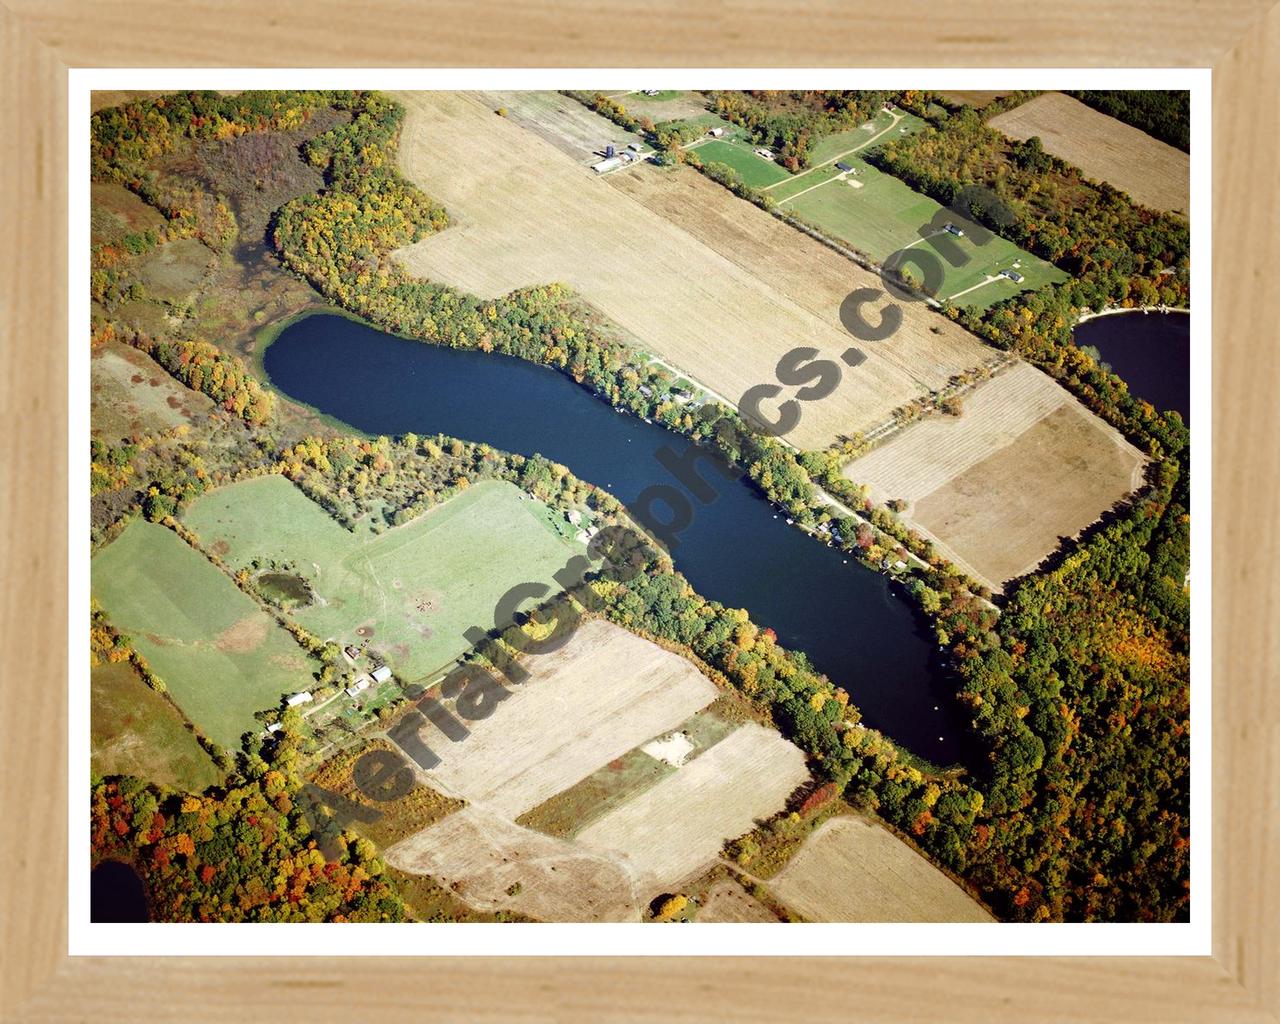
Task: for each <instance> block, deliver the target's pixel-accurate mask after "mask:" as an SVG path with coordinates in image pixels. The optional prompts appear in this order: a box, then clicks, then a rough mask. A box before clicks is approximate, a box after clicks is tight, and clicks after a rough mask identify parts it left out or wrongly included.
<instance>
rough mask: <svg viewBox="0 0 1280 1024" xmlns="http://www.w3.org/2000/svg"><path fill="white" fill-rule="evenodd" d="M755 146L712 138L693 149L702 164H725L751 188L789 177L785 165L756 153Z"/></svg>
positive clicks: (732, 140)
mask: <svg viewBox="0 0 1280 1024" xmlns="http://www.w3.org/2000/svg"><path fill="white" fill-rule="evenodd" d="M755 150H756V147H755V146H752V145H751V144H750V143H749V142H743V141H739V140H737V139H729V140H725V139H712V140H711V141H710V142H703V143H701V144H700V145H698V146H697V147H696V148H694V149H693V152H695V153H697V154H698V159H699V160H701V161H702V162H703V163H704V164H711V163H717V164H725V165H726V166H728V167H730V168H732V169H733V170H734V171H736V172H737V173H738V176H739V177H740V178H741V179H742V180H743V181H744V182H746V183H747V184H748V185H750V186H751V187H752V188H766V187H768V186H769V185H776V184H777V183H778V182H780V181H785V180H786V179H787V178H789V177H791V175H790V173H789V172H788V171H787V169H786V168H785V167H783V166H782V165H781V164H779V163H777V162H776V161H774V160H766V159H765V158H764V157H762V156H759V155H757V154H756V151H755Z"/></svg>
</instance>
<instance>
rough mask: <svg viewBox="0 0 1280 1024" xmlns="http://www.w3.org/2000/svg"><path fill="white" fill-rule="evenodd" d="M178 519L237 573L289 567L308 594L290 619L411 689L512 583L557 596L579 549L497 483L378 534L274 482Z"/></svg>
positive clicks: (485, 618) (532, 505) (457, 649)
mask: <svg viewBox="0 0 1280 1024" xmlns="http://www.w3.org/2000/svg"><path fill="white" fill-rule="evenodd" d="M185 519H186V523H187V525H188V526H189V527H190V528H191V529H193V530H194V531H195V532H196V533H197V534H198V535H199V536H200V538H201V540H202V542H203V543H204V544H205V545H207V546H209V547H211V548H212V549H213V550H215V551H218V552H219V553H220V554H222V555H223V557H225V558H226V560H227V562H228V563H229V564H230V565H232V566H233V567H235V568H237V569H238V568H241V567H244V566H247V565H249V564H250V563H251V562H252V561H253V560H254V559H255V558H264V559H273V560H275V561H276V562H277V563H278V564H285V563H291V564H292V566H293V568H294V570H295V571H296V572H298V573H299V574H300V575H301V576H303V577H304V578H305V579H306V580H307V582H308V584H309V585H310V587H311V589H312V591H313V593H314V594H315V600H314V601H313V603H312V604H311V605H310V606H308V607H306V608H300V609H297V610H296V611H294V612H293V613H292V614H293V618H294V619H296V620H297V621H298V622H299V623H301V624H302V625H304V626H306V627H307V629H309V630H311V631H312V632H313V633H316V634H317V635H319V636H321V637H323V638H325V639H329V638H333V639H335V640H338V641H340V642H341V643H342V644H344V645H346V644H349V643H355V644H361V643H363V642H365V641H368V644H369V647H370V648H372V649H373V650H375V651H376V652H378V653H379V654H381V655H382V656H383V657H385V658H386V659H387V661H388V662H389V663H390V665H391V666H392V668H393V669H395V671H396V674H397V675H399V676H400V677H401V678H402V679H405V680H409V681H417V680H421V679H424V678H426V677H427V676H429V675H431V674H432V673H434V672H435V671H436V670H438V669H440V668H442V667H443V666H445V665H446V664H447V663H449V662H450V661H452V660H453V659H454V658H456V657H457V656H458V655H459V654H461V653H462V652H463V651H465V650H466V649H467V648H468V647H470V646H471V644H470V642H469V641H468V640H467V639H466V638H465V636H464V631H465V630H467V629H468V628H470V627H472V626H479V627H481V628H483V629H485V630H488V629H491V628H493V626H494V618H495V616H494V608H495V605H496V604H497V602H498V600H499V598H500V597H501V596H502V595H503V594H504V593H505V592H506V591H507V590H508V589H509V588H511V587H512V586H514V585H516V584H518V583H525V582H538V583H545V584H548V585H549V586H550V588H551V591H552V592H555V591H558V590H560V589H561V588H560V587H559V586H558V585H557V584H555V583H554V582H553V580H552V574H553V573H555V572H556V571H558V570H560V569H563V568H564V566H565V565H566V564H567V562H568V560H569V559H570V558H571V557H572V556H573V555H575V554H581V553H582V552H583V551H584V550H585V548H584V546H583V545H582V544H579V543H577V542H576V541H574V540H572V539H571V538H570V537H569V536H566V535H567V534H571V533H572V532H574V531H573V530H572V528H569V527H567V524H565V523H564V517H563V515H562V514H560V513H559V512H556V511H554V510H551V509H548V508H547V507H546V506H545V505H542V504H541V503H539V502H537V501H535V500H533V499H532V498H528V497H527V496H524V495H523V492H521V491H520V490H519V489H518V488H516V487H515V486H513V485H511V484H507V483H501V482H497V481H487V482H484V483H480V484H477V485H476V486H474V487H472V488H470V489H469V490H467V491H464V492H463V493H462V494H460V495H458V496H457V497H455V498H453V499H452V500H450V501H448V502H446V503H445V504H444V505H441V506H439V507H437V508H435V509H433V510H431V511H430V512H428V513H426V514H425V515H423V516H420V517H419V518H417V519H415V520H414V521H412V522H410V523H406V524H405V525H404V526H399V527H396V528H395V529H393V530H388V531H387V532H385V533H383V534H380V535H377V534H374V533H372V532H370V531H368V530H367V529H363V528H360V529H358V530H357V531H356V532H354V533H352V532H348V531H347V530H345V529H343V528H342V527H341V526H339V525H338V523H336V522H335V521H334V520H333V519H331V518H330V517H329V515H328V514H327V513H326V512H325V511H324V510H323V509H322V508H320V506H319V505H316V504H315V503H314V502H312V501H311V500H310V499H308V498H307V497H306V496H305V495H304V494H303V493H302V492H301V491H299V490H298V489H297V488H295V487H294V486H293V485H292V484H291V483H290V482H289V481H288V480H286V479H284V478H283V477H278V476H270V477H261V478H258V479H256V480H247V481H244V482H241V483H237V484H232V485H231V486H228V487H223V488H219V489H218V490H216V491H213V492H211V493H209V494H206V495H204V496H202V497H201V498H199V499H197V500H196V501H195V502H194V503H193V504H192V506H191V508H190V510H189V511H188V512H187V514H186V516H185Z"/></svg>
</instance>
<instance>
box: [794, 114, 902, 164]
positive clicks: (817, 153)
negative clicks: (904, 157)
mask: <svg viewBox="0 0 1280 1024" xmlns="http://www.w3.org/2000/svg"><path fill="white" fill-rule="evenodd" d="M898 113H899V115H900V116H899V120H898V121H897V122H896V123H895V121H894V119H893V118H894V115H893V114H887V113H885V112H884V111H883V110H879V111H877V112H876V114H875V116H874V117H872V118H871V119H870V120H869V121H867V122H865V123H866V124H869V125H871V130H870V131H868V130H867V129H866V128H863V127H862V125H859V126H858V127H857V128H850V129H849V130H848V131H845V132H835V133H834V134H832V135H824V136H823V137H822V138H820V139H819V140H818V141H817V142H815V143H814V144H813V145H812V146H810V147H809V166H811V167H817V166H818V165H820V164H825V163H826V162H827V161H829V160H835V159H836V158H837V157H839V156H841V155H842V154H844V153H848V152H849V151H850V150H855V151H857V150H861V149H863V148H865V147H866V146H867V145H868V143H874V144H875V145H881V144H883V143H885V142H888V141H889V140H890V139H894V138H898V137H900V136H903V135H911V134H914V133H915V132H918V131H919V130H920V129H921V128H923V127H924V122H923V121H921V120H920V118H918V117H916V116H915V115H914V114H902V112H901V111H899V112H898ZM891 126H892V127H894V129H895V130H894V131H893V132H890V133H888V134H883V133H884V131H885V129H886V128H889V127H891ZM903 128H905V129H906V131H905V132H904V131H902V129H903Z"/></svg>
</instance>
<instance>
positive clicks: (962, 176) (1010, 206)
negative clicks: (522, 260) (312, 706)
mask: <svg viewBox="0 0 1280 1024" xmlns="http://www.w3.org/2000/svg"><path fill="white" fill-rule="evenodd" d="M866 159H867V160H868V161H869V162H870V163H872V164H875V165H876V166H877V167H879V168H880V169H881V170H884V171H887V172H888V173H890V174H893V175H894V176H896V177H898V178H901V179H902V180H903V181H905V182H906V183H907V184H908V185H910V186H911V187H912V188H914V189H916V190H918V191H920V192H923V193H925V194H926V195H928V196H930V197H931V198H933V199H935V200H936V201H937V202H939V203H941V204H942V205H943V206H953V205H959V206H962V207H965V209H964V210H963V211H962V212H965V213H966V214H967V215H968V216H970V217H972V218H973V219H974V220H976V221H978V222H979V223H982V224H984V225H985V226H987V227H989V228H991V229H992V230H993V231H995V232H996V233H997V234H1000V235H1002V236H1004V237H1005V238H1007V239H1009V240H1010V241H1011V242H1014V243H1015V244H1017V245H1020V246H1022V247H1024V248H1027V249H1030V250H1031V251H1032V252H1034V253H1036V254H1037V255H1039V256H1042V257H1044V258H1045V259H1046V260H1049V261H1050V262H1051V263H1055V264H1057V265H1058V266H1059V267H1061V268H1062V269H1063V270H1065V271H1067V273H1069V274H1071V275H1072V276H1073V277H1075V278H1077V279H1078V280H1079V281H1080V282H1081V283H1084V284H1087V285H1090V286H1092V287H1091V288H1090V289H1088V291H1087V293H1086V294H1083V295H1081V298H1082V299H1083V300H1084V301H1085V302H1086V303H1087V304H1090V305H1093V304H1095V303H1099V305H1098V306H1097V307H1096V308H1100V304H1101V303H1102V302H1105V301H1106V300H1107V299H1109V298H1112V297H1114V295H1115V293H1116V292H1117V291H1119V290H1121V289H1123V290H1124V294H1123V295H1122V296H1121V297H1122V298H1123V297H1127V295H1128V294H1130V293H1139V292H1145V291H1147V290H1150V291H1151V292H1153V293H1155V294H1158V295H1159V296H1160V297H1161V299H1162V300H1163V301H1165V302H1166V303H1167V304H1168V305H1178V306H1181V305H1185V304H1186V302H1187V301H1188V298H1189V293H1190V276H1189V269H1188V268H1189V262H1190V229H1189V227H1188V225H1187V223H1186V221H1184V220H1182V219H1180V218H1178V217H1175V216H1172V215H1170V214H1160V213H1156V212H1154V211H1152V210H1147V209H1145V208H1142V207H1138V206H1135V205H1134V204H1133V202H1132V201H1131V200H1130V199H1129V198H1128V197H1127V196H1126V195H1125V194H1124V193H1123V192H1120V191H1118V190H1117V189H1115V188H1112V187H1111V186H1110V185H1107V184H1105V183H1104V184H1097V185H1095V184H1091V183H1090V182H1088V181H1086V180H1085V179H1084V177H1083V175H1082V174H1081V172H1080V171H1079V170H1078V169H1076V168H1075V167H1073V166H1071V165H1070V164H1067V163H1064V162H1063V161H1061V160H1059V159H1057V158H1056V157H1053V156H1051V155H1050V154H1048V153H1046V152H1045V151H1044V149H1043V147H1042V146H1041V145H1040V140H1039V139H1037V138H1031V139H1028V140H1027V141H1026V142H1013V141H1011V140H1009V139H1007V138H1005V136H1003V135H1002V134H1001V133H1000V132H998V131H996V130H995V129H994V128H991V127H989V126H988V125H987V124H985V123H984V122H983V120H982V118H981V116H980V115H979V114H978V113H977V112H976V111H974V110H972V109H970V108H967V107H966V108H963V109H961V110H960V111H959V112H958V113H955V114H950V115H943V116H939V117H936V118H935V119H934V122H933V124H931V125H930V126H929V127H927V128H926V129H925V130H924V131H922V132H920V133H919V134H916V135H913V136H911V137H909V138H905V139H894V140H892V141H890V142H888V143H886V144H885V145H884V146H882V147H879V148H878V149H876V150H874V151H873V152H871V153H869V154H867V157H866ZM974 185H977V186H981V187H982V188H983V189H985V190H987V191H986V193H973V194H972V195H971V194H970V193H966V192H965V189H966V187H968V186H974ZM980 196H981V197H982V198H979V197H980ZM990 196H994V197H995V199H996V200H998V203H997V202H992V201H990V199H989V197H990ZM1143 282H1145V283H1143Z"/></svg>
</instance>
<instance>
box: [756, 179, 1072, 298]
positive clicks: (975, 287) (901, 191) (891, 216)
mask: <svg viewBox="0 0 1280 1024" xmlns="http://www.w3.org/2000/svg"><path fill="white" fill-rule="evenodd" d="M841 162H842V163H848V164H849V165H850V166H852V167H853V168H854V170H855V171H856V172H857V173H856V174H851V175H843V174H840V173H839V172H838V171H836V169H835V166H834V164H832V165H828V166H827V167H824V168H821V169H819V170H817V171H814V172H811V173H810V174H809V175H808V176H807V181H808V183H809V186H810V187H809V188H808V189H807V190H805V191H803V194H798V193H799V190H798V189H797V185H800V184H801V183H803V182H804V181H805V180H806V179H805V178H801V179H799V181H798V182H797V183H796V185H788V187H787V195H786V196H780V195H778V191H779V190H771V191H770V193H769V194H770V195H773V196H775V198H778V199H779V202H780V206H781V207H782V209H783V210H785V211H787V212H789V213H795V214H796V215H798V216H800V217H802V218H803V219H804V220H806V221H809V222H810V223H812V224H814V225H816V226H817V227H818V228H819V229H821V230H822V231H823V232H825V233H826V234H828V235H830V236H831V237H833V238H836V239H839V240H841V241H844V242H846V243H848V244H849V245H850V246H852V247H853V248H855V249H858V250H859V251H861V252H865V253H866V254H867V255H868V256H870V257H872V258H873V259H875V260H885V259H887V258H888V257H889V256H890V255H891V254H892V253H894V252H896V251H898V250H899V249H904V248H910V249H922V250H926V251H928V252H929V253H930V254H931V255H932V256H934V257H936V258H937V259H938V260H939V261H940V262H941V263H942V266H943V269H944V271H945V273H944V276H943V283H942V287H941V288H940V289H939V290H938V298H940V299H954V301H955V302H956V304H957V305H962V306H977V307H978V308H981V309H985V308H986V307H987V306H989V305H991V304H992V303H994V302H997V301H999V300H1001V299H1005V298H1008V297H1009V296H1010V295H1014V294H1016V293H1017V292H1019V291H1027V290H1030V289H1034V288H1038V287H1040V285H1042V284H1044V283H1046V282H1049V281H1063V280H1065V279H1066V274H1065V273H1063V272H1062V271H1061V270H1059V269H1058V268H1056V267H1054V266H1053V265H1052V264H1050V263H1047V262H1045V261H1044V260H1042V259H1040V258H1039V257H1038V256H1033V255H1032V254H1031V253H1029V252H1026V251H1024V250H1022V249H1020V248H1018V247H1017V246H1016V245H1014V244H1013V243H1012V242H1009V241H1007V240H1005V239H1003V238H1000V237H999V236H998V235H991V236H990V237H989V239H988V240H987V241H986V242H985V244H983V245H977V244H975V242H974V236H975V235H976V234H977V232H975V231H974V230H973V228H972V225H967V224H962V225H961V226H962V227H964V228H965V229H966V232H965V237H963V238H956V237H954V236H952V235H947V234H934V235H933V236H932V237H929V238H922V237H921V233H920V232H921V229H922V228H926V227H927V226H928V225H931V224H933V223H934V220H935V217H936V216H937V214H938V213H939V211H941V210H942V207H941V206H940V205H939V204H938V203H936V202H935V201H934V200H932V199H930V198H929V197H928V196H924V195H921V194H920V193H919V192H916V191H914V190H913V189H911V188H910V187H909V186H907V185H906V184H905V183H904V182H902V181H901V180H899V179H898V178H895V177H893V175H890V174H885V173H883V172H882V171H879V170H877V169H876V168H875V167H872V166H871V165H870V164H869V163H867V162H866V161H865V160H861V159H859V158H857V157H846V158H845V159H844V160H842V161H841ZM819 182H821V183H820V184H818V187H816V188H813V187H812V186H813V185H814V184H817V183H819ZM850 182H857V183H858V185H860V186H861V187H856V186H854V185H851V184H850ZM788 196H789V198H788ZM940 220H941V221H944V222H945V221H948V220H954V221H957V222H958V221H959V218H957V217H953V216H951V215H946V214H944V215H943V217H942V218H940ZM933 230H934V231H937V230H938V229H936V228H935V229H933ZM962 259H964V260H967V262H963V263H962V262H961V260H962ZM1015 264H1017V266H1016V268H1015ZM907 266H908V268H909V271H910V273H911V274H913V275H914V276H915V277H916V279H917V280H919V279H921V278H922V277H923V272H922V270H921V269H920V267H919V265H918V264H913V263H910V262H908V264H907ZM1006 268H1009V269H1016V270H1017V272H1018V273H1020V274H1022V275H1023V276H1024V277H1025V280H1024V281H1023V282H1022V283H1021V284H1016V283H1014V282H1013V281H1010V280H1008V279H1007V278H998V279H997V280H995V281H990V282H988V283H986V284H983V281H984V280H985V279H986V278H987V277H989V276H992V275H996V274H998V272H999V271H1001V270H1004V269H1006ZM970 289H972V290H970ZM961 293H963V294H961Z"/></svg>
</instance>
